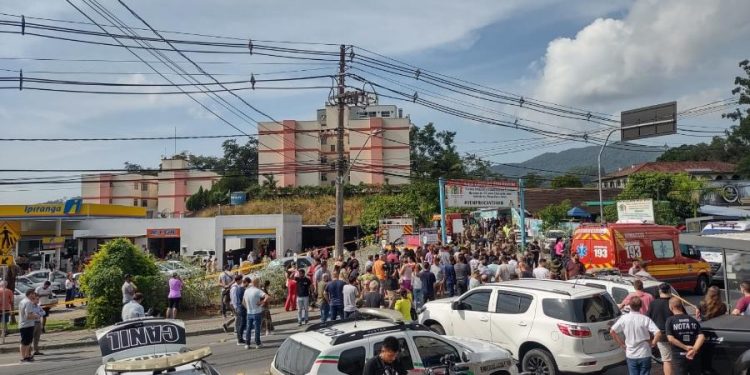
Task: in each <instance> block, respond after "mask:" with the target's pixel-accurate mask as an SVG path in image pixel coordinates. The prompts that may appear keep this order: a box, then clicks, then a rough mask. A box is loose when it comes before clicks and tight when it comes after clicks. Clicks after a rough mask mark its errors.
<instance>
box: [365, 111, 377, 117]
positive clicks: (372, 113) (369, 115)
mask: <svg viewBox="0 0 750 375" xmlns="http://www.w3.org/2000/svg"><path fill="white" fill-rule="evenodd" d="M367 117H378V113H377V112H367Z"/></svg>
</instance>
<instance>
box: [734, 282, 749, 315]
mask: <svg viewBox="0 0 750 375" xmlns="http://www.w3.org/2000/svg"><path fill="white" fill-rule="evenodd" d="M740 291H741V292H742V298H740V299H739V300H738V301H737V304H736V305H734V309H733V310H732V315H746V316H749V315H750V281H747V280H745V281H743V282H742V283H740Z"/></svg>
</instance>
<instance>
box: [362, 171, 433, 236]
mask: <svg viewBox="0 0 750 375" xmlns="http://www.w3.org/2000/svg"><path fill="white" fill-rule="evenodd" d="M439 202H440V198H439V196H438V188H437V184H434V183H428V182H419V181H415V182H412V183H411V184H409V185H405V186H403V187H402V189H401V192H400V193H397V194H387V193H381V194H377V195H373V196H371V197H370V198H368V199H367V200H366V201H365V206H364V208H363V210H362V214H361V215H360V218H359V221H360V225H362V228H363V229H364V230H365V232H368V233H372V232H374V231H375V230H376V229H377V228H378V220H380V219H383V218H388V217H394V216H409V217H412V218H414V219H415V221H416V223H417V224H426V223H429V222H430V219H431V218H432V215H433V214H434V213H435V212H438V210H439V209H440V207H439Z"/></svg>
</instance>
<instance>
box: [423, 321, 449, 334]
mask: <svg viewBox="0 0 750 375" xmlns="http://www.w3.org/2000/svg"><path fill="white" fill-rule="evenodd" d="M427 327H428V328H429V329H431V330H432V332H435V333H437V334H438V335H445V328H443V326H441V325H440V324H439V323H433V324H430V325H429V326H427Z"/></svg>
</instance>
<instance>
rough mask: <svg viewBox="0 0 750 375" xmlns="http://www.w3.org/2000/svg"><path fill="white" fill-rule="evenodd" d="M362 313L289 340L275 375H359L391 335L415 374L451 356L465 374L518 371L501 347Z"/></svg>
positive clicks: (391, 315)
mask: <svg viewBox="0 0 750 375" xmlns="http://www.w3.org/2000/svg"><path fill="white" fill-rule="evenodd" d="M360 313H361V317H360V318H350V319H344V320H337V321H332V322H326V323H321V324H316V325H312V326H310V327H308V328H307V330H306V331H305V332H301V333H297V334H294V335H292V336H289V338H287V339H286V340H285V341H284V342H283V343H282V344H281V346H280V347H279V350H278V351H277V352H276V355H275V356H274V359H273V361H272V362H271V374H273V375H287V374H350V375H360V374H362V372H363V371H364V365H365V362H366V361H367V359H369V358H372V357H374V356H377V355H378V353H380V346H381V345H382V344H383V340H384V339H385V338H386V337H388V336H393V337H395V338H396V339H398V341H399V342H400V344H401V352H400V353H399V358H400V360H401V363H403V364H404V365H405V367H406V368H407V369H408V370H410V374H411V373H424V372H425V370H426V369H431V368H436V367H441V365H442V364H443V360H444V358H447V357H450V358H452V360H453V361H455V365H456V370H459V371H461V372H460V373H464V372H467V373H473V374H477V375H481V374H487V375H515V374H517V373H518V369H517V367H516V364H515V361H513V359H512V358H511V355H510V353H509V352H508V351H507V350H504V349H502V348H500V347H499V346H497V345H494V344H490V343H486V342H482V341H479V340H472V339H465V338H453V337H443V336H440V335H437V334H435V333H434V332H432V331H430V329H429V328H427V327H425V326H423V325H421V324H417V323H414V322H412V323H405V322H402V321H401V318H400V316H401V314H400V313H398V312H397V311H394V310H381V309H360Z"/></svg>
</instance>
